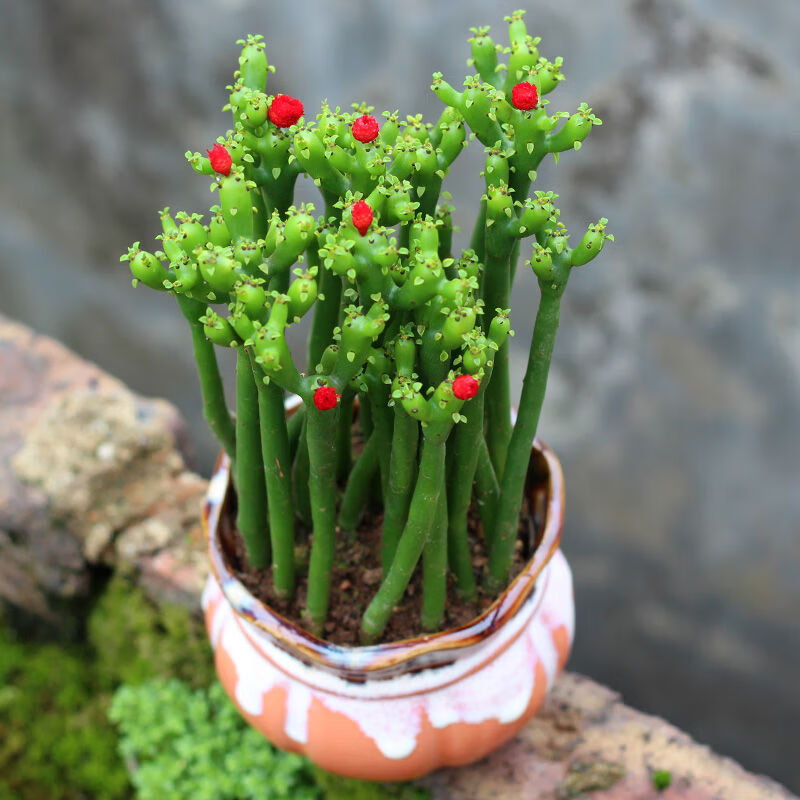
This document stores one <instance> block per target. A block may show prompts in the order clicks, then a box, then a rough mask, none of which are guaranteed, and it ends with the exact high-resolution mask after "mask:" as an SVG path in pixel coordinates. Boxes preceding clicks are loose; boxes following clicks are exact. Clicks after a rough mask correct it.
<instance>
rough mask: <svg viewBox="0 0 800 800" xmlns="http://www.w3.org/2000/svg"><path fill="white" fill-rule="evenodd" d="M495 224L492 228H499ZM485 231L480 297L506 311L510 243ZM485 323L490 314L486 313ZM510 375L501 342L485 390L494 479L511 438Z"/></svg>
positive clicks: (491, 306)
mask: <svg viewBox="0 0 800 800" xmlns="http://www.w3.org/2000/svg"><path fill="white" fill-rule="evenodd" d="M501 225H502V223H496V224H495V226H493V228H496V227H500V226H501ZM493 228H490V229H489V230H487V232H486V270H485V273H484V280H485V286H484V298H485V302H486V308H487V309H488V310H489V311H490V312H492V313H493V312H494V311H495V309H498V308H508V307H509V305H510V302H509V301H510V298H511V275H510V263H511V261H510V259H511V252H512V250H513V246H514V240H513V239H511V238H506V237H504V236H503V235H502V233H501V232H500V231H499V230H498V231H495V230H493ZM485 316H486V319H485V323H486V326H487V330H488V324H489V322H490V320H491V315H490V314H486V315H485ZM510 408H511V374H510V364H509V342H508V341H505V342H504V343H503V344H502V345H501V346H500V348H499V349H498V350H497V352H496V353H495V354H494V368H493V370H492V380H491V381H490V383H489V386H488V388H487V390H486V418H487V421H488V427H487V445H488V446H489V455H490V457H491V459H492V466H493V467H494V471H495V473H496V475H497V476H498V478H499V477H500V476H501V475H502V474H503V470H504V467H505V463H506V453H507V451H508V443H509V441H510V439H511V414H510Z"/></svg>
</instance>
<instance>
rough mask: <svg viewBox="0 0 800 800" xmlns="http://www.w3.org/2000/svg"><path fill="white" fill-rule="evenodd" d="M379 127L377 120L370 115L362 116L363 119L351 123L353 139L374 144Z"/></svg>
mask: <svg viewBox="0 0 800 800" xmlns="http://www.w3.org/2000/svg"><path fill="white" fill-rule="evenodd" d="M379 132H380V126H379V125H378V120H376V119H375V117H373V116H371V115H370V114H364V116H363V117H358V119H356V120H354V121H353V137H354V138H355V139H358V141H359V142H364V144H367V143H368V142H374V141H375V140H376V139H377V138H378V133H379Z"/></svg>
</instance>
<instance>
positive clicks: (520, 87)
mask: <svg viewBox="0 0 800 800" xmlns="http://www.w3.org/2000/svg"><path fill="white" fill-rule="evenodd" d="M511 102H512V103H513V104H514V108H519V109H520V110H521V111H530V110H531V109H532V108H536V106H537V105H539V90H538V89H537V88H536V87H535V86H534V85H533V84H532V83H528V82H527V81H523V82H522V83H518V84H517V85H516V86H515V87H514V88H513V89H512V90H511Z"/></svg>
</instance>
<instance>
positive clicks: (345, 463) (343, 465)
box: [336, 389, 355, 481]
mask: <svg viewBox="0 0 800 800" xmlns="http://www.w3.org/2000/svg"><path fill="white" fill-rule="evenodd" d="M354 399H355V392H353V390H352V389H345V390H344V392H343V394H342V399H341V400H340V401H339V408H340V412H339V426H338V428H337V430H336V477H337V478H338V479H339V480H340V481H346V480H347V476H348V475H349V474H350V466H351V464H352V461H353V454H352V439H353V401H354Z"/></svg>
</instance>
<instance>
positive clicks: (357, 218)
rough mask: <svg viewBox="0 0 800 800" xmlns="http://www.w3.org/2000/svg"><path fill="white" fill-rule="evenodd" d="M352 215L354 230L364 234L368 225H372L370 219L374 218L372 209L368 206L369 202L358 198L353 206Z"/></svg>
mask: <svg viewBox="0 0 800 800" xmlns="http://www.w3.org/2000/svg"><path fill="white" fill-rule="evenodd" d="M352 215H353V225H355V227H356V230H357V231H358V232H359V233H360V234H361V235H362V236H364V235H366V233H367V231H368V230H369V226H370V225H372V220H373V219H374V215H373V213H372V209H371V208H370V207H369V203H366V202H364V201H363V200H359V201H358V202H357V203H356V204H355V205H354V206H353V212H352Z"/></svg>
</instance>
